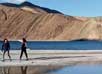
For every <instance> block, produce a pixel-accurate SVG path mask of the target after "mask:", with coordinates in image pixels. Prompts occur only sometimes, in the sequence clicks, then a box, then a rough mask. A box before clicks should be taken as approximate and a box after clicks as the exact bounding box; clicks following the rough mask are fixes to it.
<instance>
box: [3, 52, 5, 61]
mask: <svg viewBox="0 0 102 74" xmlns="http://www.w3.org/2000/svg"><path fill="white" fill-rule="evenodd" d="M5 53H6V50H4V52H3V61H5Z"/></svg>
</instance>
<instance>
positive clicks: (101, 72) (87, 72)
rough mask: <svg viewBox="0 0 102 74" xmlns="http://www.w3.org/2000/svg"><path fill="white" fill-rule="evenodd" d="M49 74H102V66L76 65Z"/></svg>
mask: <svg viewBox="0 0 102 74" xmlns="http://www.w3.org/2000/svg"><path fill="white" fill-rule="evenodd" d="M49 74H102V65H76V66H69V67H65V68H62V69H59V70H57V71H55V72H52V73H49Z"/></svg>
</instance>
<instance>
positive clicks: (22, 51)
mask: <svg viewBox="0 0 102 74" xmlns="http://www.w3.org/2000/svg"><path fill="white" fill-rule="evenodd" d="M23 53H25V56H26V59H28V55H27V51H26V49H22V50H21V55H20V59H21V58H22V55H23Z"/></svg>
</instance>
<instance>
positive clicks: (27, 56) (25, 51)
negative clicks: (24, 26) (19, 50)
mask: <svg viewBox="0 0 102 74" xmlns="http://www.w3.org/2000/svg"><path fill="white" fill-rule="evenodd" d="M24 53H25V56H26V60H28V54H27V51H26V49H25V50H24Z"/></svg>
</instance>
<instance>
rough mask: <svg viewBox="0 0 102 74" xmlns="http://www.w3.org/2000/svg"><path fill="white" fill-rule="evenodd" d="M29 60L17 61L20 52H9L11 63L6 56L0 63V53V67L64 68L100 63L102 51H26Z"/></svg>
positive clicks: (0, 54) (0, 57) (101, 61)
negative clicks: (50, 66) (52, 66)
mask: <svg viewBox="0 0 102 74" xmlns="http://www.w3.org/2000/svg"><path fill="white" fill-rule="evenodd" d="M27 51H28V55H29V60H28V61H26V59H25V56H23V58H22V60H19V55H20V51H19V50H12V51H10V54H11V57H12V61H10V60H9V59H8V56H7V55H6V56H5V58H6V60H5V62H3V61H2V52H0V66H38V65H39V66H43V65H44V66H49V65H57V66H64V65H65V66H66V65H69V64H76V63H77V64H80V63H90V64H94V63H102V50H27Z"/></svg>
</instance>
